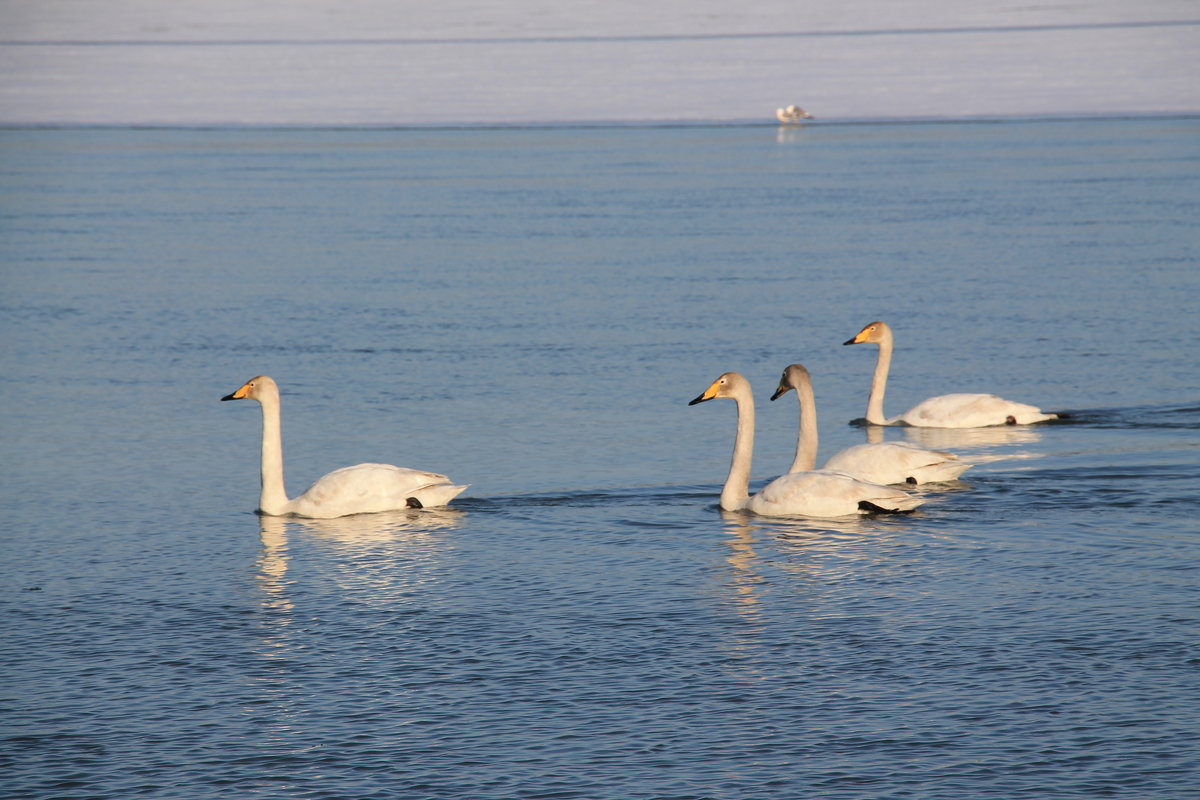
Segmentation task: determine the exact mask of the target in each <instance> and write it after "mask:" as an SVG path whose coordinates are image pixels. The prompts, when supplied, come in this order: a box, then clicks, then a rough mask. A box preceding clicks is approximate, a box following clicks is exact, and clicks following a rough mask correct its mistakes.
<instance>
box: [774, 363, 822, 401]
mask: <svg viewBox="0 0 1200 800" xmlns="http://www.w3.org/2000/svg"><path fill="white" fill-rule="evenodd" d="M811 383H812V376H811V375H809V374H808V370H807V369H805V368H804V365H803V364H788V365H787V368H786V369H785V370H784V371H783V375H782V376H781V377H780V378H779V387H778V388H777V389H776V390H775V394H773V395H771V399H772V400H778V399H779V398H780V397H783V396H784V395H785V394H787V393H788V392H789V391H790V390H792V389H799V388H800V387H801V386H807V385H809V384H811Z"/></svg>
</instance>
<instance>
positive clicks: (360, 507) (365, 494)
mask: <svg viewBox="0 0 1200 800" xmlns="http://www.w3.org/2000/svg"><path fill="white" fill-rule="evenodd" d="M434 487H450V488H452V489H455V490H457V491H454V492H453V493H451V494H449V497H447V498H446V499H445V500H442V499H440V498H441V497H442V496H443V495H444V494H445V493H448V492H449V490H448V489H441V488H437V489H436V491H435V488H434ZM466 488H467V487H465V486H453V485H452V484H451V483H450V479H449V478H447V477H446V476H445V475H442V474H440V473H437V472H426V471H425V470H419V469H408V468H406V467H395V466H392V465H391V464H356V465H355V466H352V467H342V468H341V469H335V470H334V471H333V472H330V473H329V474H328V475H325V476H323V477H321V478H318V479H317V481H316V482H315V483H314V484H313V485H312V486H310V487H308V489H306V490H305V492H304V494H302V495H300V496H299V497H297V498H296V499H295V500H293V501H291V503H290V507H291V508H290V510H291V513H293V514H296V515H298V516H302V517H313V518H316V519H329V518H332V517H344V516H347V515H349V514H371V513H374V512H377V511H392V510H394V509H399V508H408V507H409V502H408V500H409V498H411V497H414V496H416V497H418V499H420V500H421V504H422V505H423V506H433V505H445V503H446V502H448V500H449V499H450V498H452V497H454V496H456V495H458V494H459V493H460V492H462V491H463V490H465V489H466ZM425 498H429V502H426V501H425Z"/></svg>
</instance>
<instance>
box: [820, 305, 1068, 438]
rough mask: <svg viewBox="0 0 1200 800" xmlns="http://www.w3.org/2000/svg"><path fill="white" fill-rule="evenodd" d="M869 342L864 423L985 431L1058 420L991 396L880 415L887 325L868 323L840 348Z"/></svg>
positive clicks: (937, 400) (942, 399)
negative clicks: (873, 353) (871, 355)
mask: <svg viewBox="0 0 1200 800" xmlns="http://www.w3.org/2000/svg"><path fill="white" fill-rule="evenodd" d="M864 342H871V343H874V344H878V345H879V356H878V357H877V358H876V361H875V373H874V375H873V376H872V378H871V394H870V396H869V397H868V398H867V422H868V423H870V424H871V425H911V426H913V427H917V428H986V427H988V426H991V425H1029V424H1032V423H1034V422H1045V421H1046V420H1050V419H1058V415H1057V414H1048V413H1046V412H1044V411H1042V410H1041V409H1040V408H1038V407H1037V406H1031V405H1028V404H1027V403H1016V402H1013V401H1012V400H1005V399H1004V398H1002V397H997V396H996V395H994V394H943V395H938V396H937V397H930V398H929V399H928V400H922V401H921V402H920V403H917V405H915V406H913V407H912V408H910V409H909V410H908V411H905V412H904V413H903V414H901V415H900V416H898V417H893V418H892V419H887V418H886V417H884V415H883V394H884V392H885V391H886V390H887V377H888V369H889V368H890V367H891V363H892V329H891V328H890V327H888V325H887V323H886V322H880V321H878V320H876V321H875V322H872V323H870V324H869V325H867V326H866V327H865V328H863V329H862V330H861V331H859V332H858V334H857V335H855V337H854V338H853V339H850V340H848V341H845V342H842V344H862V343H864Z"/></svg>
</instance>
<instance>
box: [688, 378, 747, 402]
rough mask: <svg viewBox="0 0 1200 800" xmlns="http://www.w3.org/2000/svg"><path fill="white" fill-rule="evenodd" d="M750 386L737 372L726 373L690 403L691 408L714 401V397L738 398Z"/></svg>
mask: <svg viewBox="0 0 1200 800" xmlns="http://www.w3.org/2000/svg"><path fill="white" fill-rule="evenodd" d="M749 386H750V384H749V383H748V382H747V381H746V379H745V378H743V377H742V376H741V375H739V374H738V373H736V372H726V373H725V374H724V375H722V376H721V377H719V378H717V379H716V380H715V381H713V382H712V384H710V385H709V387H708V388H707V389H705V390H704V392H703V393H702V394H701V395H700V396H699V397H697V398H696V399H695V400H692V401H691V402H689V403H688V405H689V406H694V405H696V403H703V402H704V401H705V400H712V399H713V398H714V397H736V396H737V394H738V393H739V392H741V391H745V390H746V389H748V388H749Z"/></svg>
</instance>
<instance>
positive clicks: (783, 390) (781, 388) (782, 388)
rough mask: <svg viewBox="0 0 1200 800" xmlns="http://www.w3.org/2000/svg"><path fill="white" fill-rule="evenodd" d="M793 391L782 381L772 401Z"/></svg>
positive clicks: (772, 396)
mask: <svg viewBox="0 0 1200 800" xmlns="http://www.w3.org/2000/svg"><path fill="white" fill-rule="evenodd" d="M846 344H853V342H846ZM791 389H792V387H791V386H788V385H787V384H786V383H783V382H782V381H780V383H779V388H777V389H776V390H775V394H773V395H771V399H772V400H778V399H779V398H781V397H783V396H784V395H785V394H787V393H788V392H789V391H791Z"/></svg>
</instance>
